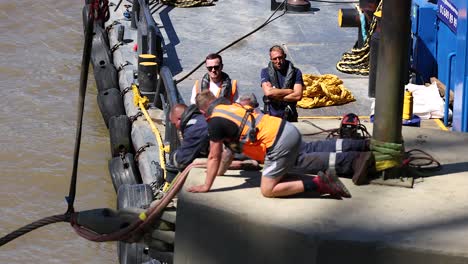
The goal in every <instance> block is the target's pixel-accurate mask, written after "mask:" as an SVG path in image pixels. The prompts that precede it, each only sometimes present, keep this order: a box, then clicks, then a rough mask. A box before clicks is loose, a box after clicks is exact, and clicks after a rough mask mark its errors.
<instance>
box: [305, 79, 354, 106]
mask: <svg viewBox="0 0 468 264" xmlns="http://www.w3.org/2000/svg"><path fill="white" fill-rule="evenodd" d="M302 79H303V80H304V85H305V89H304V91H303V92H302V99H301V100H300V101H299V102H297V105H298V106H299V107H302V108H314V107H322V106H331V105H340V104H345V103H348V102H352V101H355V99H354V96H353V95H352V94H351V92H350V91H349V90H348V89H346V88H345V87H344V86H343V81H342V80H341V79H340V78H338V76H336V75H333V74H324V75H312V74H303V75H302Z"/></svg>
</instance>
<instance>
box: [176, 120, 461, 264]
mask: <svg viewBox="0 0 468 264" xmlns="http://www.w3.org/2000/svg"><path fill="white" fill-rule="evenodd" d="M313 122H314V123H315V124H316V125H318V126H320V127H322V128H334V127H336V125H337V124H338V121H336V120H313ZM366 126H367V127H368V129H369V130H370V131H372V126H371V124H366ZM298 127H299V128H300V129H301V132H303V133H307V129H309V128H308V127H307V125H304V124H299V125H298ZM313 129H315V128H312V130H313ZM403 137H404V140H405V149H406V150H410V149H416V148H417V149H421V150H423V151H425V152H427V153H429V154H430V155H432V156H433V157H434V158H435V159H436V160H438V161H439V162H440V163H441V164H442V169H441V170H440V171H434V172H427V173H426V176H425V177H419V178H416V179H415V184H414V187H413V188H403V187H390V186H381V185H373V184H371V185H365V186H356V185H354V184H353V183H352V181H351V180H350V179H344V178H342V181H343V182H344V184H345V185H346V186H347V188H348V189H349V190H350V192H351V194H352V198H350V199H343V200H337V199H332V198H328V197H326V196H324V197H318V196H316V195H300V196H297V197H292V198H282V199H269V198H264V197H262V195H261V193H260V189H259V185H260V175H261V172H247V171H233V170H231V171H228V172H227V173H226V176H221V177H217V178H216V180H215V183H214V186H213V188H212V190H211V191H210V192H209V193H204V194H193V193H187V192H185V191H183V192H181V193H180V196H179V201H178V210H177V232H176V241H175V244H176V247H175V263H359V264H362V263H369V264H370V263H424V264H429V263H468V192H467V187H468V156H467V155H466V149H467V148H466V146H467V145H468V134H462V133H455V132H444V131H440V130H434V129H425V128H412V127H404V128H403ZM204 176H205V171H204V169H193V170H192V171H191V173H190V175H189V176H188V179H187V182H186V183H185V187H188V186H191V185H195V184H201V183H203V182H204Z"/></svg>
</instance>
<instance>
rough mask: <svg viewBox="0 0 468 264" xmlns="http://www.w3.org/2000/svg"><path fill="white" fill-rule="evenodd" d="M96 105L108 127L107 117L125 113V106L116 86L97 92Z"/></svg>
mask: <svg viewBox="0 0 468 264" xmlns="http://www.w3.org/2000/svg"><path fill="white" fill-rule="evenodd" d="M97 101H98V106H99V109H100V110H101V114H102V118H103V119H104V122H105V123H106V126H107V127H108V128H109V119H110V118H111V117H113V116H120V115H125V106H124V103H123V100H122V96H121V94H120V91H119V90H118V89H116V88H111V89H107V90H105V91H102V92H99V94H98V96H97Z"/></svg>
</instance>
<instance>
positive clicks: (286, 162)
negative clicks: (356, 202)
mask: <svg viewBox="0 0 468 264" xmlns="http://www.w3.org/2000/svg"><path fill="white" fill-rule="evenodd" d="M196 102H197V106H198V108H199V109H200V111H201V112H202V113H203V114H204V115H205V116H206V117H207V120H208V135H209V139H210V152H209V154H208V162H207V171H206V179H205V183H204V184H202V185H199V186H192V187H190V188H189V189H188V191H190V192H208V191H209V190H210V188H211V186H212V185H213V182H214V179H215V177H216V174H217V171H218V169H219V167H220V166H222V163H224V162H228V161H226V160H223V159H222V150H223V144H225V145H227V146H229V147H230V148H231V150H233V151H235V152H242V153H244V154H245V155H246V156H248V157H250V158H252V159H255V160H258V161H261V162H264V168H263V173H262V178H261V183H260V189H261V192H262V194H263V195H264V196H265V197H283V196H289V195H294V194H297V193H302V192H304V191H306V192H307V191H315V192H318V193H320V194H330V195H332V196H335V197H350V196H351V195H350V194H349V191H348V190H347V189H346V187H345V186H344V185H343V184H342V183H341V181H340V180H339V179H338V177H337V176H336V174H335V173H322V172H321V171H326V170H327V169H329V163H330V162H329V160H330V157H333V158H335V162H334V164H335V165H334V170H335V171H336V172H337V173H340V174H347V175H353V177H354V178H355V179H356V180H358V181H359V180H360V178H365V176H366V174H367V168H368V167H369V166H370V165H371V164H372V159H371V157H372V155H371V153H370V152H358V151H368V142H367V141H361V142H360V143H359V144H354V145H353V144H349V145H348V147H347V148H348V149H347V150H349V151H350V152H342V153H337V154H336V155H330V153H326V155H328V156H326V155H325V154H323V153H316V152H314V151H315V150H317V149H316V148H317V147H319V146H320V145H321V144H314V143H312V144H311V145H309V143H303V142H302V136H301V134H300V133H299V131H298V130H297V128H296V127H295V126H294V125H293V124H291V123H289V122H287V121H285V120H282V119H281V118H278V117H273V116H270V115H267V114H262V113H260V112H259V111H254V109H253V108H252V107H249V106H242V105H240V104H224V103H223V102H222V101H221V100H219V99H216V97H215V96H214V95H213V94H212V93H211V92H209V91H206V92H201V93H200V94H198V95H197V97H196ZM345 145H346V144H345ZM353 148H355V149H353ZM353 150H355V151H353ZM307 151H311V152H310V153H308V152H307ZM325 156H326V158H325ZM319 172H320V173H319ZM287 173H294V174H296V173H299V174H304V173H314V174H318V176H317V177H312V176H307V175H294V176H293V175H286V174H287Z"/></svg>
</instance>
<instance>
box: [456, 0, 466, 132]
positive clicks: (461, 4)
mask: <svg viewBox="0 0 468 264" xmlns="http://www.w3.org/2000/svg"><path fill="white" fill-rule="evenodd" d="M453 3H454V4H455V5H456V7H457V9H458V21H457V28H456V30H457V42H456V44H457V48H456V53H457V67H456V70H455V80H454V104H453V129H454V130H455V131H463V132H468V46H467V42H466V41H467V36H468V18H467V12H468V3H467V1H466V0H457V1H453Z"/></svg>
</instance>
